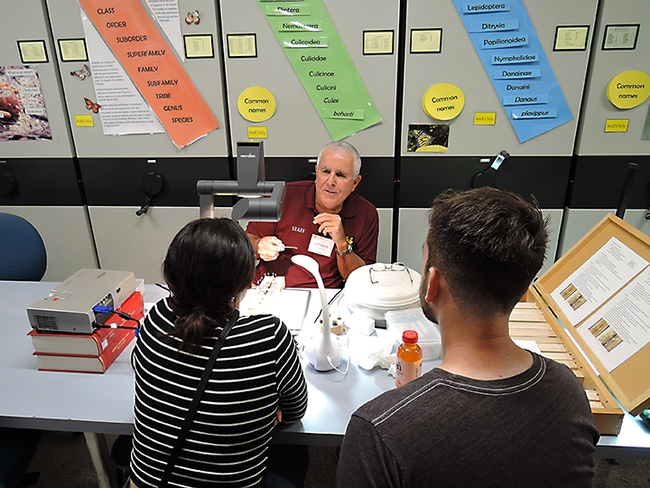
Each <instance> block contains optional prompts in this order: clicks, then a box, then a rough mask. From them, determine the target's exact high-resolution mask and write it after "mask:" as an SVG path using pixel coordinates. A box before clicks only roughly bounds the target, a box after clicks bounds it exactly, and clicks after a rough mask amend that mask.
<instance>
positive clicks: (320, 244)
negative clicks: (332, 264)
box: [307, 234, 334, 256]
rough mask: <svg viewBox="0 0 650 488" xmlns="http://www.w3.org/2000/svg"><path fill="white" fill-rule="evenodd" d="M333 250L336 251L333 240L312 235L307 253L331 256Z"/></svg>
mask: <svg viewBox="0 0 650 488" xmlns="http://www.w3.org/2000/svg"><path fill="white" fill-rule="evenodd" d="M332 249H334V241H333V240H332V239H328V238H327V237H323V236H319V235H318V234H312V235H311V239H310V240H309V247H308V248H307V251H309V252H313V253H314V254H320V255H321V256H331V255H332Z"/></svg>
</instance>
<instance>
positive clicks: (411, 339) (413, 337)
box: [402, 329, 418, 344]
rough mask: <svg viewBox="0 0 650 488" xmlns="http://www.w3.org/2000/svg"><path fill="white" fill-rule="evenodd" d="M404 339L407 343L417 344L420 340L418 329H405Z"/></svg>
mask: <svg viewBox="0 0 650 488" xmlns="http://www.w3.org/2000/svg"><path fill="white" fill-rule="evenodd" d="M402 341H403V342H406V343H407V344H415V343H417V342H418V333H417V331H416V330H411V329H408V330H405V331H404V332H402Z"/></svg>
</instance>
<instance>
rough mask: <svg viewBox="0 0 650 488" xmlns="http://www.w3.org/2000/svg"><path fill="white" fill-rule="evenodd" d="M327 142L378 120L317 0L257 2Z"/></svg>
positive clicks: (375, 109) (361, 84)
mask: <svg viewBox="0 0 650 488" xmlns="http://www.w3.org/2000/svg"><path fill="white" fill-rule="evenodd" d="M257 1H258V3H259V5H260V7H261V8H262V12H263V13H264V15H265V16H266V20H267V21H268V22H269V25H270V26H271V29H272V30H273V32H275V35H276V37H277V39H278V41H279V42H280V45H281V46H282V48H283V49H284V52H285V53H286V55H287V58H288V59H289V62H290V63H291V65H292V66H293V69H294V71H295V72H296V74H297V75H298V78H300V82H301V83H302V85H303V87H304V88H305V90H306V91H307V94H308V95H309V98H310V99H311V101H312V103H313V104H314V107H315V108H316V110H317V111H318V113H319V115H320V117H321V119H322V121H323V123H324V124H325V127H326V128H327V131H328V132H329V134H330V136H331V137H332V140H334V141H338V140H340V139H343V138H345V137H347V136H349V135H351V134H354V133H355V132H359V131H360V130H363V129H366V128H368V127H370V126H373V125H375V124H377V123H379V122H381V116H380V115H379V111H378V110H377V107H376V106H375V104H374V103H373V101H372V100H371V98H370V95H369V94H368V90H366V87H365V85H364V84H363V81H362V80H361V77H360V76H359V73H358V71H357V69H356V67H355V66H354V63H353V62H352V59H351V58H350V55H349V54H348V52H347V50H346V49H345V46H344V45H343V42H342V41H341V38H340V37H339V34H338V32H337V30H336V27H335V26H334V24H333V23H332V20H331V19H330V17H329V14H328V13H327V10H325V7H324V5H323V3H322V1H321V0H309V1H308V2H300V1H299V2H295V1H294V2H278V1H273V0H257Z"/></svg>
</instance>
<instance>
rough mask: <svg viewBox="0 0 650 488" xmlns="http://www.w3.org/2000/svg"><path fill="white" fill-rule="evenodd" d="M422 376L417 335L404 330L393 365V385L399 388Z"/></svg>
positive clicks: (414, 332)
mask: <svg viewBox="0 0 650 488" xmlns="http://www.w3.org/2000/svg"><path fill="white" fill-rule="evenodd" d="M421 375H422V348H421V347H420V346H418V333H417V331H415V330H405V331H404V332H403V333H402V344H400V346H399V347H398V348H397V362H396V364H395V385H396V386H397V387H398V388H399V387H400V386H402V385H405V384H406V383H408V382H409V381H411V380H414V379H415V378H419V377H420V376H421Z"/></svg>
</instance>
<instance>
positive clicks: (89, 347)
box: [27, 292, 144, 357]
mask: <svg viewBox="0 0 650 488" xmlns="http://www.w3.org/2000/svg"><path fill="white" fill-rule="evenodd" d="M143 309H144V302H143V299H142V294H140V293H139V292H135V293H133V294H132V295H131V296H130V297H129V298H127V299H126V300H125V302H124V303H123V304H122V306H121V307H120V308H119V309H118V310H119V311H120V312H125V313H127V314H129V315H130V316H131V317H133V318H134V319H136V320H140V319H141V318H142V316H143ZM105 324H106V325H110V324H114V325H116V326H120V327H136V326H137V324H136V323H135V322H134V321H133V320H128V319H125V318H123V317H120V316H119V315H117V314H111V315H110V316H109V317H108V319H107V320H106V322H105ZM124 330H125V329H120V328H99V329H96V330H95V331H94V332H93V333H92V334H73V333H61V332H39V331H37V330H36V329H32V330H30V331H29V333H28V334H27V335H28V336H30V337H31V339H32V345H33V346H34V351H35V352H36V353H37V354H64V355H77V356H95V357H97V356H99V355H100V354H102V353H103V352H104V351H105V350H106V349H107V348H108V347H109V346H110V345H111V344H112V343H113V342H114V341H116V340H117V339H119V338H121V337H122V335H123V334H122V331H124Z"/></svg>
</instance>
